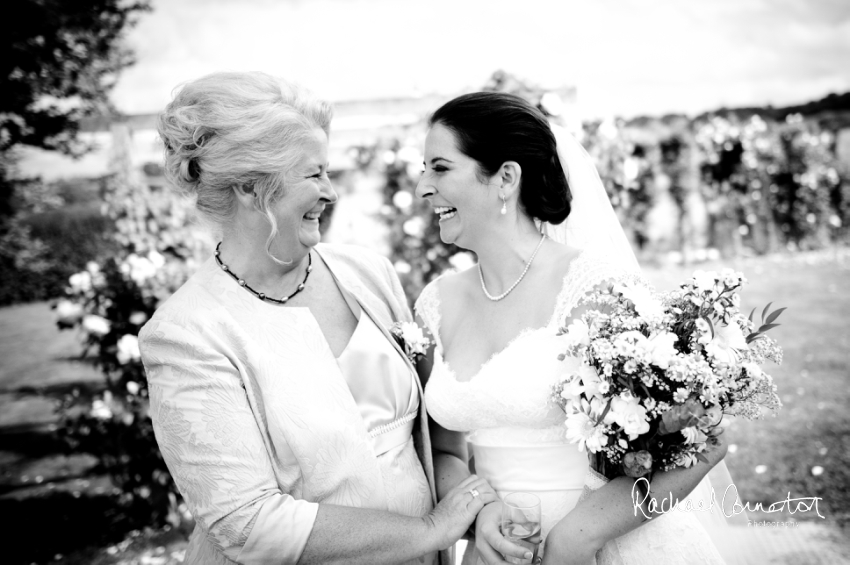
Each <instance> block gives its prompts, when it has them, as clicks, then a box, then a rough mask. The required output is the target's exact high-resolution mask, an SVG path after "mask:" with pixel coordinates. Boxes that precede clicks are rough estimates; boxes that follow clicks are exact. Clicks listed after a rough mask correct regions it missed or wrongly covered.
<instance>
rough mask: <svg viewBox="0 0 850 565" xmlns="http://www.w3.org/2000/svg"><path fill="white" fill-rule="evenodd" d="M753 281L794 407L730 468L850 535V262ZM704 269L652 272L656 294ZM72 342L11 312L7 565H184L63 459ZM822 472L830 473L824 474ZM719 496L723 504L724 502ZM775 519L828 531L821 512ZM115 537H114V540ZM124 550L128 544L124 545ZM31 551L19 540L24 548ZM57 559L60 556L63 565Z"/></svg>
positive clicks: (3, 515)
mask: <svg viewBox="0 0 850 565" xmlns="http://www.w3.org/2000/svg"><path fill="white" fill-rule="evenodd" d="M722 266H729V267H733V268H736V269H740V270H742V271H744V273H745V274H746V275H747V277H748V278H749V280H750V284H749V285H747V286H746V287H745V289H744V291H743V293H742V308H743V309H744V310H746V311H749V310H750V309H752V308H753V307H759V308H761V307H763V306H764V305H765V304H766V303H767V302H771V301H772V302H773V303H774V307H780V306H787V307H788V310H787V311H786V312H784V313H783V314H782V316H781V318H780V319H779V322H781V323H782V325H781V326H780V327H778V328H776V329H774V330H772V332H771V335H772V336H773V337H774V338H776V339H778V340H779V342H780V344H781V345H782V346H783V347H784V349H785V360H784V362H783V364H782V366H781V367H768V368H767V369H768V372H769V373H771V374H772V375H773V377H774V379H775V381H776V384H777V386H778V388H779V394H780V397H781V398H782V401H783V403H784V405H785V406H784V408H783V409H782V410H781V411H780V412H779V415H778V417H776V418H770V417H769V418H767V419H765V420H761V421H756V422H737V423H735V424H734V425H733V426H732V427H731V428H730V429H729V430H728V431H727V433H728V434H729V441H730V443H731V444H732V445H733V446H734V447H732V448H731V449H730V453H729V455H728V456H727V458H726V461H727V463H728V465H729V469H730V471H731V473H732V476H733V479H734V481H735V484H736V486H737V487H738V490H739V493H740V495H741V497H742V498H743V499H744V500H745V501H748V502H752V503H755V502H762V503H764V504H765V506H766V505H768V504H770V503H773V502H777V501H782V500H784V499H785V498H786V497H787V496H788V495H789V493H790V496H791V498H796V497H821V498H822V499H823V500H822V501H821V502H820V503H819V509H820V513H821V514H822V515H823V516H825V517H826V522H830V523H834V524H838V525H841V526H844V527H846V526H847V525H848V523H850V415H848V413H847V408H848V407H850V296H848V293H847V290H848V284H847V281H848V280H850V251H848V250H840V251H831V252H817V253H806V254H799V255H795V256H772V257H764V258H755V259H746V260H738V261H725V262H723V263H722V264H707V265H700V266H699V267H698V268H702V269H716V268H720V267H722ZM693 270H694V267H689V268H685V267H681V266H672V267H651V268H647V270H646V271H647V275H648V277H649V278H650V279H651V280H652V281H653V282H654V283H655V285H656V287H657V288H658V289H659V290H664V289H670V288H673V287H674V286H675V284H676V283H678V282H679V281H681V280H683V279H685V278H686V277H688V276H689V275H690V273H691V272H692V271H693ZM79 351H80V347H79V342H78V341H77V338H76V336H75V334H74V333H73V332H59V331H58V330H57V329H56V328H55V325H54V324H53V316H52V313H51V312H50V310H49V307H48V305H46V304H43V303H42V304H29V305H22V306H14V307H9V308H4V309H0V531H3V532H4V536H6V537H7V539H14V540H16V543H12V544H9V545H11V546H13V547H16V548H18V549H19V551H17V554H15V555H10V554H8V552H7V553H5V554H4V560H3V562H4V563H32V562H47V561H50V562H53V563H57V562H58V563H97V564H102V565H106V564H118V563H160V564H166V563H173V562H176V561H178V558H179V555H180V552H181V549H182V547H184V545H183V544H184V543H185V542H184V541H183V539H184V538H183V536H182V535H181V534H180V533H179V532H170V533H165V532H149V531H148V532H135V533H133V534H132V535H129V536H127V531H128V529H129V527H128V526H127V524H126V523H124V522H121V520H120V516H116V515H115V514H114V512H115V505H114V504H111V503H110V500H111V498H110V497H111V496H112V495H111V483H110V482H109V479H108V478H107V477H104V476H102V475H100V474H99V473H98V471H97V468H96V466H94V463H95V461H94V460H93V459H91V458H89V457H87V456H86V455H83V454H73V453H67V452H65V450H64V448H63V446H62V445H61V444H59V443H58V442H57V441H56V440H55V439H53V436H52V430H51V426H52V423H53V422H54V420H55V417H54V415H53V405H54V404H53V402H54V400H53V399H54V398H56V397H57V396H59V395H62V394H65V393H66V392H68V391H70V390H72V389H73V388H75V387H86V388H96V387H98V386H100V382H101V381H100V377H99V375H98V374H97V373H96V372H95V371H94V370H93V369H92V368H91V367H90V366H89V365H87V364H86V363H85V362H83V361H80V360H79V359H77V356H78V355H79ZM818 468H820V469H822V472H820V473H818V472H817V471H818ZM718 494H720V493H718ZM754 517H755V518H757V519H760V520H761V519H765V520H783V519H785V520H787V519H789V518H790V519H797V520H818V521H820V519H819V518H817V516H816V515H815V513H814V511H811V512H805V513H804V512H797V513H796V514H794V515H793V516H792V515H790V514H789V513H787V512H786V513H785V514H784V515H780V514H774V515H761V516H759V515H756V516H754ZM110 530H114V531H110ZM122 539H123V540H124V541H123V542H122V541H121V540H122ZM19 540H20V541H19ZM57 554H62V557H60V558H59V559H58V560H57V559H55V557H56V555H57Z"/></svg>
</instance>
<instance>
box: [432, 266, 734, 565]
mask: <svg viewBox="0 0 850 565" xmlns="http://www.w3.org/2000/svg"><path fill="white" fill-rule="evenodd" d="M623 276H624V272H623V270H622V269H620V268H618V267H616V266H615V265H612V264H611V263H610V262H608V261H605V260H603V259H600V258H599V257H597V256H595V254H594V253H593V252H592V251H591V250H584V251H582V252H581V253H580V254H579V255H578V256H577V257H576V258H575V259H574V260H573V262H572V264H571V265H570V267H569V269H568V272H567V274H566V276H565V278H564V283H563V287H562V289H561V292H560V294H559V295H558V297H557V300H556V303H555V304H556V307H555V311H554V312H553V313H552V317H551V319H550V321H549V323H548V324H547V325H546V326H545V327H542V328H536V329H535V328H529V329H525V330H523V331H522V332H521V333H520V334H519V335H518V336H517V337H516V338H514V339H513V340H512V341H511V342H510V343H509V344H508V345H507V346H506V347H505V348H504V349H503V350H501V351H499V352H498V353H496V354H494V355H493V356H492V357H491V358H490V359H489V360H488V361H487V362H486V363H485V364H484V365H482V366H481V368H480V369H479V371H478V373H477V374H476V375H474V376H473V377H472V378H471V379H469V380H468V381H458V380H457V378H456V377H455V375H454V373H453V372H452V369H451V368H450V367H449V366H448V365H447V364H446V362H445V361H444V360H443V355H442V354H443V343H442V340H441V339H440V294H439V279H438V280H436V281H433V282H432V283H431V284H429V285H428V286H427V287H426V288H425V289H424V290H423V292H422V294H421V296H420V297H419V300H418V301H417V303H416V311H417V312H418V313H419V315H420V316H421V317H422V319H423V321H424V322H425V324H426V325H427V326H428V328H429V329H430V331H431V333H432V334H433V335H434V337H435V341H436V350H435V355H434V368H433V370H432V372H431V376H430V378H429V380H428V384H427V387H426V389H425V402H426V404H427V406H428V412H429V413H430V414H431V416H432V417H433V418H434V419H435V420H436V421H437V422H438V423H439V424H440V425H442V426H443V427H445V428H446V429H450V430H456V431H462V432H468V434H469V435H468V441H469V442H470V443H471V444H472V449H473V454H472V455H473V457H474V465H475V472H476V473H477V474H478V475H479V476H482V477H484V478H486V479H487V480H488V481H489V482H490V484H491V486H493V488H495V489H496V491H497V492H498V493H499V495H500V496H505V495H506V494H508V493H510V492H514V491H526V492H533V493H534V494H536V495H537V496H539V497H540V500H541V506H542V525H541V526H542V534H543V537H544V546H545V537H546V535H547V534H548V533H549V531H550V530H551V529H552V527H553V526H554V525H555V524H557V523H558V521H559V520H560V519H561V518H562V517H564V516H565V515H566V514H567V513H568V512H569V511H570V510H571V509H572V508H573V507H574V506H575V505H576V503H577V502H578V500H579V497H580V496H581V494H582V490H583V488H584V486H585V482H586V475H587V469H588V460H587V454H586V453H582V452H580V451H579V450H578V447H577V446H576V445H574V444H568V443H566V441H565V439H564V426H563V422H564V414H563V412H562V411H561V410H560V408H558V407H557V406H556V405H555V404H554V403H552V402H551V401H550V400H549V398H550V395H551V390H552V385H553V384H554V383H555V382H556V381H557V380H558V378H559V377H560V376H561V375H563V374H564V373H565V372H568V371H569V366H568V365H566V364H565V363H569V362H570V359H569V358H568V359H567V360H566V361H564V362H562V361H558V358H557V357H558V354H559V353H561V352H562V351H561V349H562V346H561V345H560V343H559V338H558V337H557V336H556V333H557V330H558V327H559V325H560V324H562V323H563V321H564V320H565V319H566V317H567V316H568V315H569V313H570V312H571V311H572V309H573V308H574V307H575V306H576V304H577V303H578V301H579V299H580V298H581V297H582V296H583V295H584V294H585V293H586V292H587V291H588V290H590V289H592V288H593V287H594V286H596V285H597V284H599V283H601V282H603V281H606V280H611V279H618V278H622V277H623ZM593 486H594V487H598V486H601V485H599V484H597V485H593ZM543 550H544V547H543V546H542V547H541V554H542V551H543ZM597 560H598V563H599V564H603V563H604V564H606V565H609V564H610V565H664V564H670V565H672V564H680V563H692V564H704V565H717V564H722V563H724V561H723V560H722V559H721V557H720V555H719V554H718V553H717V550H716V549H715V547H714V545H713V544H712V542H711V540H710V539H709V537H708V535H707V534H706V532H705V530H703V529H702V527H701V526H700V524H699V522H698V521H697V518H696V517H695V516H694V514H693V513H687V512H683V511H679V512H673V513H672V515H665V516H662V517H660V518H656V519H654V520H652V521H651V522H649V523H647V524H644V525H643V526H641V527H640V528H637V529H636V530H634V531H633V532H631V533H629V534H627V535H626V536H623V537H621V538H619V539H617V540H615V541H614V542H609V543H608V544H606V546H605V547H604V548H603V550H602V551H600V552H599V553H598V554H597ZM476 562H480V561H479V560H478V559H477V555H475V550H474V548H473V546H472V544H470V545H469V546H468V549H467V555H465V556H464V563H476Z"/></svg>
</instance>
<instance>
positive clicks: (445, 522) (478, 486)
mask: <svg viewBox="0 0 850 565" xmlns="http://www.w3.org/2000/svg"><path fill="white" fill-rule="evenodd" d="M473 489H474V490H475V491H476V492H477V493H478V496H473V494H472V490H473ZM495 500H498V497H497V496H496V491H494V490H493V488H492V487H491V486H490V485H489V484H488V483H487V481H486V480H484V479H482V478H479V477H478V476H476V475H470V476H468V477H467V478H465V479H464V480H462V481H461V482H460V483H458V485H457V486H456V487H454V488H453V489H451V490H450V491H449V492H448V493H447V494H446V496H444V497H443V499H442V500H441V501H440V503H439V504H437V506H436V508H434V509H433V510H432V511H431V512H429V513H428V515H427V516H426V517H425V518H424V519H425V521H426V523H428V524H429V525H430V526H431V528H433V529H434V531H435V532H436V534H437V541H438V547H439V548H440V549H446V548H448V547H451V545H452V544H454V543H455V542H456V541H457V540H459V539H460V538H461V536H463V534H464V533H466V530H468V529H469V526H470V525H471V524H472V522H473V521H474V520H475V517H476V516H477V515H478V513H479V512H480V511H481V509H482V508H483V507H484V506H485V505H486V504H489V503H490V502H493V501H495Z"/></svg>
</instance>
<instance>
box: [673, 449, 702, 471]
mask: <svg viewBox="0 0 850 565" xmlns="http://www.w3.org/2000/svg"><path fill="white" fill-rule="evenodd" d="M696 462H697V456H696V453H691V452H688V451H686V452H683V453H679V454H678V455H676V458H675V459H674V463H675V464H676V466H677V467H683V468H685V469H688V468H689V467H693V466H694V465H695V464H696Z"/></svg>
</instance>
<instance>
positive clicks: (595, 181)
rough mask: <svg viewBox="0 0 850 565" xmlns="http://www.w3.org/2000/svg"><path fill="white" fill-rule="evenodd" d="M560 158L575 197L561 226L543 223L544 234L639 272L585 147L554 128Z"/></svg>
mask: <svg viewBox="0 0 850 565" xmlns="http://www.w3.org/2000/svg"><path fill="white" fill-rule="evenodd" d="M552 133H554V134H555V140H556V141H557V143H558V157H559V159H560V160H561V166H562V167H563V168H564V175H565V176H566V177H567V181H568V182H569V185H570V191H571V193H572V200H571V203H570V204H571V211H570V215H569V216H568V217H567V219H566V220H565V221H564V222H562V223H560V224H558V225H553V224H550V223H543V224H542V226H540V228H541V231H542V232H543V233H545V234H546V235H548V236H549V237H550V238H551V239H552V240H554V241H557V242H558V243H563V244H566V245H569V246H570V247H576V248H579V249H584V248H587V247H592V248H594V249H598V250H599V251H600V252H604V253H606V254H607V255H609V257H612V258H613V259H614V260H615V261H616V262H617V263H618V264H620V265H621V266H622V267H623V269H625V270H627V271H636V270H638V268H639V267H638V262H637V259H636V258H635V254H634V251H632V246H631V245H630V244H629V240H628V239H627V238H626V234H625V233H624V232H623V227H622V226H621V225H620V221H619V220H618V219H617V215H616V214H615V213H614V208H613V207H612V206H611V201H610V200H609V199H608V194H607V193H606V192H605V187H604V186H603V184H602V179H600V178H599V173H598V172H597V171H596V167H595V166H594V164H593V161H592V160H591V158H590V155H588V154H587V151H585V150H584V147H582V146H581V144H580V143H579V142H578V140H576V138H575V137H573V136H572V135H571V134H570V133H569V132H568V131H567V130H566V129H564V128H562V127H560V126H557V125H553V126H552Z"/></svg>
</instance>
